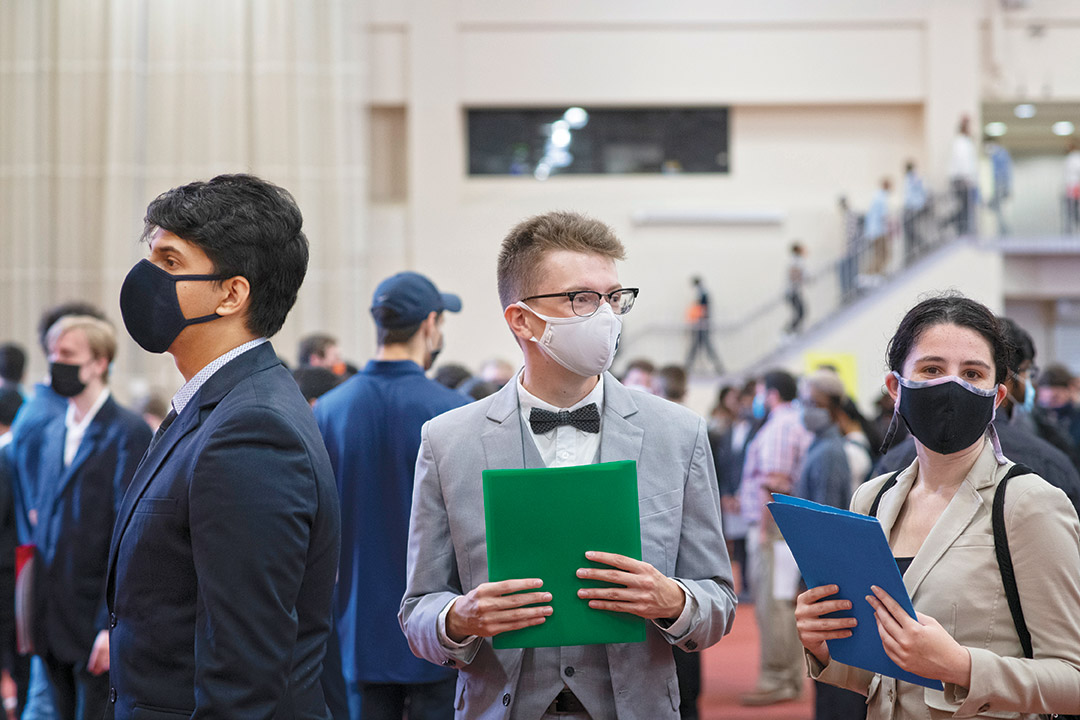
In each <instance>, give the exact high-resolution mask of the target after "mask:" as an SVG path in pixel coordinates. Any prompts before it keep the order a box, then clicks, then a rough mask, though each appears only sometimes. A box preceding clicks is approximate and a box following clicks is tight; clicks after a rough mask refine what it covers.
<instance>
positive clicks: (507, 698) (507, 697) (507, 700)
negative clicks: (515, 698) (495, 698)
mask: <svg viewBox="0 0 1080 720" xmlns="http://www.w3.org/2000/svg"><path fill="white" fill-rule="evenodd" d="M509 704H510V693H506V694H505V695H503V705H509Z"/></svg>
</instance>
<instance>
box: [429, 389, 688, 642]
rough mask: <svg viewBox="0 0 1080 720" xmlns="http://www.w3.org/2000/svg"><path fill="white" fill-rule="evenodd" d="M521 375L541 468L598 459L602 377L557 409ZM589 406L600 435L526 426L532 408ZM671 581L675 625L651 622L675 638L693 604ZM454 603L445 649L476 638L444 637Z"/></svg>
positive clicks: (442, 620)
mask: <svg viewBox="0 0 1080 720" xmlns="http://www.w3.org/2000/svg"><path fill="white" fill-rule="evenodd" d="M522 375H523V373H522V372H519V373H518V375H517V378H516V379H515V380H513V382H515V383H517V392H518V405H519V406H520V411H521V421H522V422H523V423H524V424H525V425H524V427H525V428H527V429H528V434H529V437H531V438H532V439H533V442H534V443H536V449H537V451H539V453H540V458H541V459H542V460H543V461H544V466H545V467H566V466H570V465H591V464H592V463H593V462H595V461H596V460H597V459H598V458H599V454H600V437H601V435H602V434H603V432H604V425H603V422H604V421H603V418H604V376H603V375H601V376H600V379H599V381H598V382H597V383H596V387H594V388H593V389H592V390H591V391H590V392H589V394H588V395H586V396H585V397H584V398H582V399H581V400H579V401H578V402H576V403H574V404H573V405H571V406H570V407H568V408H558V407H555V406H554V405H552V404H550V403H547V402H544V401H543V400H541V399H540V398H538V397H536V396H535V395H533V394H532V393H530V392H529V391H528V390H526V389H525V385H524V384H523V383H522ZM590 403H596V409H597V411H598V412H599V413H600V432H597V433H590V432H585V431H584V430H579V429H578V428H576V427H572V426H570V425H560V426H558V427H556V428H555V429H554V430H549V431H548V432H546V433H542V434H539V435H538V434H536V433H534V432H533V431H532V427H531V426H530V425H529V414H530V413H532V410H533V408H540V409H542V410H549V411H551V412H555V413H557V412H560V411H562V410H567V411H574V410H577V409H578V408H580V407H584V406H585V405H588V404H590ZM675 582H676V583H678V585H679V587H680V588H682V590H683V593H684V594H685V596H686V602H685V603H683V611H682V613H681V614H680V615H679V617H678V618H677V619H676V620H675V622H672V623H670V624H667V621H656V620H654V621H653V622H654V623H655V624H656V626H657V627H658V628H660V630H662V631H663V632H665V633H667V634H668V635H670V636H672V637H676V638H677V637H681V636H682V635H684V634H685V633H686V631H687V630H689V629H690V618H691V617H692V616H693V611H694V608H695V607H696V604H697V601H696V600H695V599H694V595H693V593H691V592H690V590H689V589H687V587H686V586H685V585H683V584H682V583H681V582H679V581H678V580H676V581H675ZM455 602H457V598H454V599H453V600H451V601H450V602H448V603H447V604H446V607H444V608H443V609H442V612H440V613H439V619H438V632H439V641H440V642H442V644H443V645H444V646H446V647H448V648H463V647H465V646H466V645H468V644H469V643H471V642H472V641H474V640H475V639H476V636H475V635H470V636H469V637H467V638H465V639H464V640H462V641H461V642H460V643H458V642H454V641H453V640H451V639H450V636H449V635H447V634H446V616H447V615H448V614H449V613H450V608H452V607H453V606H454V603H455Z"/></svg>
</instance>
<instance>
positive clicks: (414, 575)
mask: <svg viewBox="0 0 1080 720" xmlns="http://www.w3.org/2000/svg"><path fill="white" fill-rule="evenodd" d="M430 425H431V423H425V424H424V427H423V430H421V440H420V452H419V454H418V456H417V458H416V474H415V480H414V485H413V501H412V513H411V516H410V518H409V552H408V564H407V569H406V586H405V597H404V598H402V601H401V609H400V610H399V611H398V622H400V623H401V629H402V630H403V631H404V633H405V637H406V639H408V641H409V647H410V648H411V649H412V651H413V654H414V655H416V656H417V657H421V658H424V659H425V660H429V661H430V662H433V663H436V664H439V665H446V666H447V667H457V666H460V665H464V664H468V663H470V662H472V660H473V658H474V657H475V656H476V653H477V651H478V650H479V649H480V645H481V643H482V642H483V640H482V639H481V638H476V639H475V640H473V641H472V642H471V643H469V644H467V645H465V646H464V647H462V648H457V649H450V648H447V647H445V646H444V645H443V644H442V643H441V642H439V632H438V618H439V613H440V612H442V610H443V608H445V607H446V606H447V604H448V603H449V602H450V601H451V600H453V599H454V598H456V597H458V596H460V595H462V594H463V590H462V587H461V580H460V579H459V578H458V571H457V558H456V556H455V554H454V543H453V539H452V538H451V537H450V521H449V517H448V515H447V512H446V503H445V502H444V501H443V497H444V494H443V488H442V483H441V481H440V478H439V466H438V461H437V459H436V457H435V451H434V450H433V449H432V446H431V440H430V438H429V437H428V430H429V427H430Z"/></svg>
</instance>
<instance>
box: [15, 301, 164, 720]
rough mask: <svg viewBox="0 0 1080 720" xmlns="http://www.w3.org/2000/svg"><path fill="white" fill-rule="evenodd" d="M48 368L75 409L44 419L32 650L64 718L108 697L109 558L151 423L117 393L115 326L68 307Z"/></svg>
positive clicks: (99, 705)
mask: <svg viewBox="0 0 1080 720" xmlns="http://www.w3.org/2000/svg"><path fill="white" fill-rule="evenodd" d="M46 343H47V345H48V347H49V375H50V377H51V387H52V390H53V392H55V393H56V394H58V395H60V396H61V397H64V398H67V410H66V412H65V413H64V414H62V415H58V416H56V417H55V418H53V420H52V421H50V422H49V424H48V425H46V427H45V430H44V437H43V445H42V454H41V466H40V472H41V476H40V477H41V480H40V484H39V487H38V513H37V526H36V527H35V529H34V544H35V545H36V546H37V552H38V558H39V561H40V565H39V566H38V568H37V569H36V578H35V580H36V582H35V586H34V607H35V612H34V614H33V618H34V626H33V639H34V653H35V655H37V656H38V657H40V658H41V659H42V660H43V661H44V664H45V668H46V670H47V674H48V678H49V685H50V687H51V688H52V697H53V702H54V704H55V706H56V712H57V715H58V716H59V717H61V718H76V719H77V720H97V719H98V718H101V717H102V716H103V715H104V714H105V709H106V705H107V704H108V699H109V674H108V670H109V617H108V613H107V612H106V610H105V597H104V584H105V566H106V563H107V561H108V557H109V539H110V537H111V535H112V525H113V518H114V517H115V515H116V509H117V507H118V506H119V505H120V500H121V498H123V496H124V491H125V490H127V487H128V483H129V482H130V481H131V478H132V476H133V475H134V474H135V468H136V467H137V466H138V464H139V461H140V460H141V459H142V456H143V453H144V452H146V448H147V446H148V445H149V444H150V435H151V433H150V428H149V427H148V426H147V424H146V422H144V421H143V419H142V418H141V417H140V416H139V415H138V414H136V413H134V412H132V411H130V410H127V409H125V408H123V407H121V406H120V405H119V404H117V402H116V401H115V400H114V399H113V398H112V395H111V394H110V392H109V388H108V380H109V364H110V363H111V362H112V361H113V358H114V357H115V355H116V333H115V331H114V330H113V327H112V325H110V324H109V323H107V322H105V321H104V320H98V319H97V318H93V317H88V316H80V315H68V316H65V317H63V318H61V319H60V320H58V321H57V322H56V324H55V325H53V326H52V328H50V329H49V332H48V335H47V338H46Z"/></svg>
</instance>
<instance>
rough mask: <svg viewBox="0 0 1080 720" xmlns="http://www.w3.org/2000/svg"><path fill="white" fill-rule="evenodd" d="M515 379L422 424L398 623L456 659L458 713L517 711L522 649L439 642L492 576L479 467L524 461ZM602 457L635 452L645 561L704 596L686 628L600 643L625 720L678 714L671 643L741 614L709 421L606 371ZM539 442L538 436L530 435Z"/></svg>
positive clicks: (413, 642) (439, 658) (451, 663)
mask: <svg viewBox="0 0 1080 720" xmlns="http://www.w3.org/2000/svg"><path fill="white" fill-rule="evenodd" d="M518 410H519V405H518V398H517V388H516V381H512V382H510V383H507V385H506V387H504V388H503V389H502V390H501V391H499V392H498V393H496V394H495V395H492V396H490V397H488V398H485V399H484V400H481V401H479V402H477V403H474V404H472V405H466V406H465V407H462V408H458V409H456V410H452V411H450V412H448V413H445V414H443V415H440V416H439V417H437V418H435V419H433V420H431V421H430V422H429V423H427V424H426V425H425V426H424V430H423V433H422V435H423V438H422V442H421V446H420V454H419V457H418V458H417V462H416V484H415V488H414V492H413V506H412V517H411V522H410V531H409V555H408V578H407V583H408V584H407V587H406V590H405V597H404V599H403V600H402V604H401V611H400V613H399V616H398V617H399V620H400V621H401V626H402V629H403V630H404V631H405V635H406V637H407V638H408V640H409V645H410V646H411V647H412V650H413V652H414V653H416V654H417V655H418V656H420V657H423V658H426V659H428V660H430V661H431V662H434V663H439V664H442V665H446V666H448V667H457V668H459V669H460V674H459V677H458V687H457V694H456V697H455V707H456V709H457V717H458V718H483V719H484V720H489V719H490V720H494V719H495V718H499V719H500V720H501V719H503V718H506V717H509V715H510V712H511V710H512V708H513V705H514V703H515V702H517V701H518V698H517V697H516V695H517V694H518V690H519V689H521V690H522V691H523V692H527V690H526V689H525V687H526V686H527V684H526V683H523V684H522V686H521V688H519V684H518V679H519V675H520V671H521V662H522V655H523V651H522V650H494V649H493V648H492V646H491V641H490V639H489V638H478V639H476V640H475V641H474V642H473V643H471V644H470V645H468V646H467V647H466V648H464V649H462V650H448V649H447V648H445V647H443V645H442V644H441V643H440V642H439V638H438V631H437V618H438V615H439V613H440V611H442V609H443V608H444V607H446V605H447V603H449V602H450V601H451V600H452V599H453V598H455V597H457V596H459V595H462V594H464V593H467V592H468V591H469V590H472V589H473V588H475V587H476V586H477V585H480V584H481V583H484V582H487V580H488V573H487V549H486V546H485V534H484V499H483V488H482V483H481V471H483V470H485V469H489V468H492V469H493V468H520V467H522V466H523V463H524V457H525V448H524V447H523V444H522V443H523V433H522V426H521V422H520V414H519V411H518ZM602 428H603V429H602V432H603V435H602V437H601V441H600V461H601V462H610V461H615V460H636V461H637V468H638V494H639V498H640V500H639V507H640V512H641V546H642V557H643V559H644V560H645V561H646V562H649V563H651V564H652V565H653V566H654V567H656V568H657V569H658V570H659V571H660V572H662V573H664V574H665V575H667V576H668V577H673V578H677V579H678V580H679V581H680V582H682V583H683V585H685V586H686V587H687V588H688V589H689V590H690V592H691V593H692V594H693V596H694V599H695V601H696V603H695V607H694V613H693V617H692V621H691V623H690V629H689V630H688V631H687V632H686V633H685V634H684V635H682V636H681V637H679V638H670V637H669V636H668V635H666V634H665V633H663V632H661V631H660V630H659V629H658V628H657V627H655V626H654V625H653V624H651V623H650V624H649V626H648V631H647V640H646V641H645V642H643V643H630V644H619V645H607V646H604V647H605V650H606V653H607V661H608V667H609V669H610V692H611V693H612V694H613V696H614V706H615V709H616V712H617V713H618V717H619V718H648V719H649V720H656V719H660V718H672V719H676V718H678V716H679V714H678V705H679V690H678V683H677V681H676V679H675V667H674V662H673V660H672V653H671V647H670V645H671V644H672V643H674V644H678V645H679V646H680V647H682V648H683V649H685V650H689V651H695V650H701V649H704V648H706V647H708V646H710V645H713V644H714V643H716V642H717V641H719V640H720V638H721V637H723V635H724V634H726V633H727V632H728V630H730V628H731V623H732V620H733V619H734V616H735V595H734V592H733V591H732V581H731V565H730V562H729V561H728V556H727V550H726V548H725V545H724V537H723V534H722V532H721V529H720V499H719V494H718V492H717V485H716V475H715V470H714V468H713V461H712V455H711V453H710V451H709V443H708V439H707V437H706V433H705V423H704V421H703V420H702V419H701V418H699V417H698V416H696V415H695V414H693V413H692V412H690V411H689V410H686V409H685V408H682V407H679V406H678V405H675V404H673V403H670V402H667V401H666V400H662V399H660V398H657V397H653V396H651V395H648V394H645V393H639V392H635V391H631V390H628V389H626V388H624V387H623V386H622V385H620V384H619V382H618V381H617V380H615V378H614V377H612V376H611V375H606V376H605V378H604V410H603V425H602ZM524 441H525V442H531V438H527V437H526V438H525V440H524Z"/></svg>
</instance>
